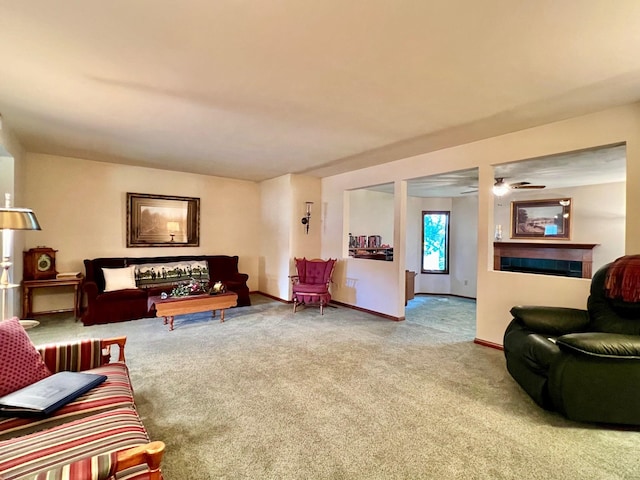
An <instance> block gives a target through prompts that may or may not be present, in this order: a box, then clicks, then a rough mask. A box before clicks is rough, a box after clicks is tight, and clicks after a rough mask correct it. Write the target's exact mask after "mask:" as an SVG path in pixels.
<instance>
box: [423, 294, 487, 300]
mask: <svg viewBox="0 0 640 480" xmlns="http://www.w3.org/2000/svg"><path fill="white" fill-rule="evenodd" d="M414 295H423V296H432V297H456V298H466V299H467V300H476V297H466V296H464V295H456V294H455V293H414Z"/></svg>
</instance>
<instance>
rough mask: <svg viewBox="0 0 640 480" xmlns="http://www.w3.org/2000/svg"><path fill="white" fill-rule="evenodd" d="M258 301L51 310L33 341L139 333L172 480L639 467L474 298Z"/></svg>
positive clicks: (636, 441)
mask: <svg viewBox="0 0 640 480" xmlns="http://www.w3.org/2000/svg"><path fill="white" fill-rule="evenodd" d="M252 301H253V303H254V305H253V306H251V307H242V308H236V309H232V310H228V311H227V314H226V322H225V323H220V322H218V320H217V319H211V318H210V316H209V315H208V314H205V313H203V314H196V315H190V316H185V317H177V318H176V325H175V330H174V331H173V332H169V331H167V329H166V326H164V325H162V320H161V319H142V320H136V321H132V322H123V323H116V324H111V325H98V326H92V327H83V326H82V324H81V323H80V322H74V321H73V320H72V319H70V318H68V317H65V316H64V315H55V316H50V317H40V318H39V319H40V320H41V321H42V324H41V325H40V326H39V327H37V328H34V329H32V330H29V334H30V335H31V337H32V339H33V341H34V343H36V344H39V343H45V342H54V341H58V340H63V339H68V338H73V337H100V336H103V337H104V336H116V335H127V337H128V341H127V349H126V352H127V363H128V364H129V368H130V370H131V376H132V379H133V385H134V388H135V393H136V401H137V405H138V408H139V410H140V413H141V416H142V418H143V421H144V422H145V425H146V426H147V428H148V430H149V433H150V435H151V436H152V439H158V440H163V441H164V442H165V443H166V444H167V453H166V456H165V461H164V467H163V469H164V472H165V478H166V480H183V479H185V480H186V479H189V480H191V479H193V480H200V479H336V480H337V479H578V478H579V479H594V480H595V479H598V480H603V479H635V478H640V459H639V456H638V454H637V452H638V449H639V447H640V434H639V433H638V432H637V430H625V429H612V428H603V427H595V426H592V425H583V424H577V423H574V422H570V421H568V420H565V419H563V418H562V417H560V416H558V415H556V414H553V413H549V412H546V411H543V410H540V409H539V408H538V407H537V406H536V405H535V404H534V403H533V402H532V401H531V400H530V399H529V397H528V396H527V395H526V394H525V393H523V392H522V391H521V390H520V388H519V387H518V386H517V385H516V383H515V382H514V381H512V379H511V377H510V376H509V375H508V373H507V371H506V368H505V366H504V359H503V354H502V352H501V351H498V350H493V349H490V348H486V347H482V346H479V345H475V344H474V343H473V342H472V340H473V338H474V335H475V325H474V321H475V320H474V319H475V303H474V302H473V301H470V300H464V299H455V298H448V297H431V296H428V297H427V296H419V297H416V299H415V300H412V301H411V302H410V303H409V306H408V308H407V320H406V321H405V322H392V321H389V320H385V319H381V318H378V317H375V316H372V315H368V314H366V313H363V312H358V311H355V310H352V309H348V308H344V307H338V308H328V309H326V311H325V315H324V316H320V314H319V311H318V310H317V309H310V308H308V309H303V310H299V311H298V313H296V314H295V315H294V314H293V313H292V309H291V307H290V306H289V305H286V304H282V303H279V302H275V301H272V300H270V299H268V298H266V297H263V296H261V295H252Z"/></svg>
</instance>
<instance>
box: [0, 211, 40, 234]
mask: <svg viewBox="0 0 640 480" xmlns="http://www.w3.org/2000/svg"><path fill="white" fill-rule="evenodd" d="M0 230H40V224H39V223H38V219H37V218H36V214H35V213H33V210H31V209H29V208H10V207H9V208H7V207H5V208H0Z"/></svg>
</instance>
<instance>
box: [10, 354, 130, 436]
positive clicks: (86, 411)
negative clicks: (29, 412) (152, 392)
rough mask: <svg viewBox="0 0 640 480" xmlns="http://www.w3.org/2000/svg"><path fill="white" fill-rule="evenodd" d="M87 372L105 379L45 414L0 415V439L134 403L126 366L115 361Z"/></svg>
mask: <svg viewBox="0 0 640 480" xmlns="http://www.w3.org/2000/svg"><path fill="white" fill-rule="evenodd" d="M86 373H97V374H100V375H106V376H107V380H106V381H105V382H103V383H101V384H100V385H98V386H97V387H95V388H92V389H91V390H89V391H88V392H87V393H85V394H83V395H81V396H80V397H78V398H76V399H75V400H74V401H72V402H70V403H68V404H66V405H65V406H63V407H62V408H60V409H59V410H56V411H55V412H53V413H52V414H51V415H49V416H47V417H44V418H17V417H6V418H3V417H0V440H4V439H7V438H10V437H15V436H16V435H26V434H28V433H32V432H36V431H39V430H43V429H45V428H51V427H53V426H56V425H60V424H61V423H63V422H68V421H70V420H76V419H78V418H82V417H86V416H89V415H91V414H93V413H96V412H99V411H103V410H112V409H114V408H118V407H133V404H134V403H133V391H132V390H131V383H130V380H129V372H128V369H127V366H126V365H125V364H124V363H123V362H114V363H110V364H108V365H105V366H103V367H99V368H94V369H91V370H87V371H86Z"/></svg>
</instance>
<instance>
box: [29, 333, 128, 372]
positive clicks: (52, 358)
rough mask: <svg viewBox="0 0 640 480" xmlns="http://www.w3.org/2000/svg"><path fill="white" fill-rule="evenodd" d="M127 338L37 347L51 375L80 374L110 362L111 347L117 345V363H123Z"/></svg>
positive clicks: (91, 339)
mask: <svg viewBox="0 0 640 480" xmlns="http://www.w3.org/2000/svg"><path fill="white" fill-rule="evenodd" d="M126 339H127V337H116V338H109V339H99V338H89V339H84V340H76V341H73V342H63V343H51V344H47V345H41V346H39V347H37V349H38V351H39V352H40V355H41V356H42V359H43V360H44V363H45V365H46V366H47V368H48V369H49V370H50V371H51V372H52V373H57V372H63V371H68V372H82V371H84V370H90V369H92V368H98V367H100V366H102V365H104V364H107V363H109V362H110V361H111V345H118V348H119V350H120V351H119V355H118V361H119V362H124V344H125V342H126Z"/></svg>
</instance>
